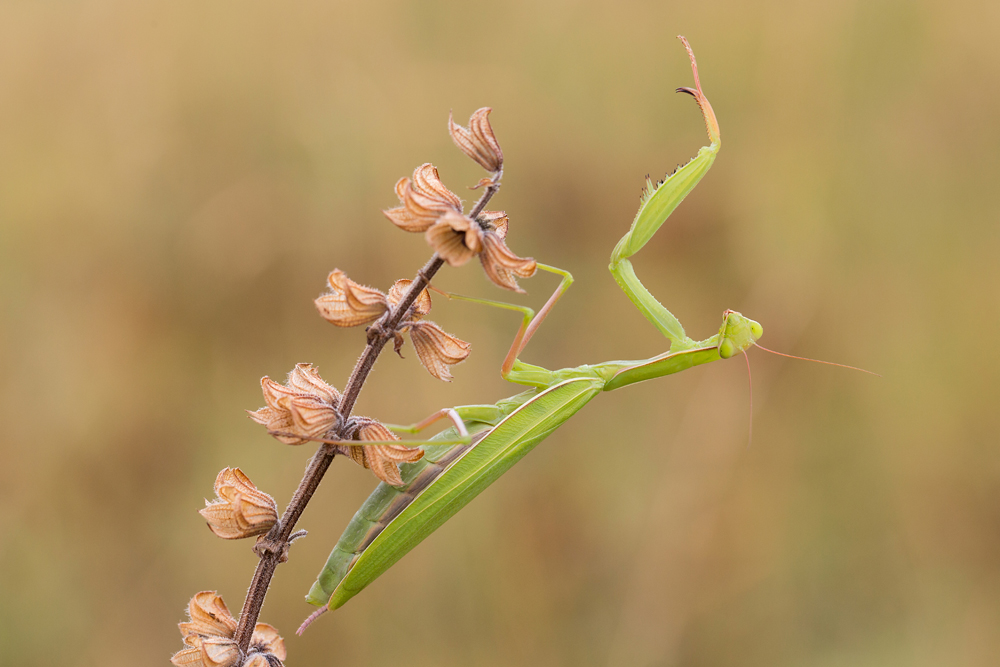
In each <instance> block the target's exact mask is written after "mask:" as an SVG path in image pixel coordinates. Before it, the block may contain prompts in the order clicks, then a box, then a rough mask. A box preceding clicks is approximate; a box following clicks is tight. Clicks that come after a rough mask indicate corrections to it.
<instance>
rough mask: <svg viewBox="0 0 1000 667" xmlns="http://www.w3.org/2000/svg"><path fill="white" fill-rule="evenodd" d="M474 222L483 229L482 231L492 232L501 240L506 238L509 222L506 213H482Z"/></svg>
mask: <svg viewBox="0 0 1000 667" xmlns="http://www.w3.org/2000/svg"><path fill="white" fill-rule="evenodd" d="M476 222H478V223H479V226H480V227H482V228H483V231H486V232H489V231H492V232H493V233H494V234H496V235H497V236H499V237H500V238H501V239H505V238H507V225H508V224H509V223H510V220H508V219H507V212H506V211H483V212H482V213H480V214H479V217H478V218H476Z"/></svg>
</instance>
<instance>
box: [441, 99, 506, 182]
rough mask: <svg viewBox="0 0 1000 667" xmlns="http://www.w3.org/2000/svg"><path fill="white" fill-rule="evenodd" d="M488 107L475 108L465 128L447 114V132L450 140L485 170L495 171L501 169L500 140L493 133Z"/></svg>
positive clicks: (501, 152) (501, 153)
mask: <svg viewBox="0 0 1000 667" xmlns="http://www.w3.org/2000/svg"><path fill="white" fill-rule="evenodd" d="M491 111H493V109H491V108H490V107H483V108H482V109H477V110H476V111H474V112H473V113H472V116H471V117H470V118H469V127H468V128H465V127H462V126H461V125H458V124H456V123H455V121H454V120H453V119H452V115H451V114H448V132H449V133H450V134H451V140H452V141H454V142H455V145H456V146H458V147H459V149H461V151H462V152H463V153H465V154H466V155H468V156H469V157H470V158H472V159H473V160H475V161H476V162H478V163H479V165H480V166H481V167H482V168H483V169H485V170H486V171H492V172H493V173H497V172H499V171H501V170H502V169H503V151H502V150H500V142H498V141H497V138H496V135H495V134H493V128H492V127H491V126H490V119H489V115H490V112H491Z"/></svg>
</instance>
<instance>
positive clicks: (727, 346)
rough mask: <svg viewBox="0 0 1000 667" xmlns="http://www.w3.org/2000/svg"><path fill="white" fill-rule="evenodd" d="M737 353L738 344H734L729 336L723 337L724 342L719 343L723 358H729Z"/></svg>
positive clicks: (720, 354)
mask: <svg viewBox="0 0 1000 667" xmlns="http://www.w3.org/2000/svg"><path fill="white" fill-rule="evenodd" d="M735 353H736V346H735V345H733V341H731V340H729V339H728V338H724V339H722V342H721V343H719V356H720V357H722V358H723V359H728V358H729V357H731V356H733V354H735Z"/></svg>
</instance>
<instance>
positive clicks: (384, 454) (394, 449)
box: [348, 417, 424, 486]
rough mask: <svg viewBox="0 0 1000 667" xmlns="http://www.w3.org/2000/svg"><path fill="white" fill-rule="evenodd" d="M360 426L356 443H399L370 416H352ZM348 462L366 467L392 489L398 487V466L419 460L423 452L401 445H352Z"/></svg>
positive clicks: (386, 428) (383, 426)
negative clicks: (387, 441)
mask: <svg viewBox="0 0 1000 667" xmlns="http://www.w3.org/2000/svg"><path fill="white" fill-rule="evenodd" d="M354 419H355V421H356V422H357V423H358V424H359V425H360V427H359V428H358V432H357V434H356V436H355V439H356V440H367V441H369V442H371V441H379V440H399V436H397V435H396V434H395V433H393V432H392V431H391V430H389V427H387V426H386V425H385V424H383V423H381V422H379V421H377V420H375V419H372V418H371V417H355V418H354ZM348 453H349V454H350V456H351V459H352V460H353V461H354V462H355V463H357V464H358V465H360V466H363V467H365V468H368V469H369V470H371V471H372V473H373V474H374V475H375V476H376V477H378V478H379V479H380V480H382V481H383V482H385V483H386V484H389V485H391V486H400V485H401V484H402V483H403V478H402V477H401V476H400V474H399V468H398V467H397V464H399V463H404V462H408V461H418V460H419V459H420V457H422V456H423V455H424V451H423V450H422V449H418V448H415V447H406V446H404V445H368V446H366V447H362V446H360V445H352V446H350V447H349V449H348Z"/></svg>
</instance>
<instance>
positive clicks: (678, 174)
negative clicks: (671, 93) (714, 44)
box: [608, 37, 722, 351]
mask: <svg viewBox="0 0 1000 667" xmlns="http://www.w3.org/2000/svg"><path fill="white" fill-rule="evenodd" d="M679 39H680V40H681V41H682V42H683V43H684V48H686V49H687V52H688V56H689V57H690V59H691V70H692V72H694V82H695V88H678V89H677V92H684V93H687V94H689V95H691V96H692V97H694V98H695V101H697V102H698V106H699V107H700V108H701V111H702V114H703V115H704V117H705V125H706V127H707V128H708V138H709V141H710V142H711V143H710V145H708V146H703V147H702V148H701V150H699V151H698V155H696V156H695V157H694V158H693V159H692V160H691V161H690V162H688V163H687V164H686V165H684V166H683V167H680V168H678V169H677V170H676V171H675V172H674V173H672V174H670V176H668V177H667V179H666V180H664V181H662V182H660V183H659V184H657V185H656V186H654V185H653V183H652V181H649V180H648V179H647V181H646V189H645V190H644V191H643V193H642V200H641V203H640V205H639V212H638V213H637V214H636V216H635V220H634V221H633V222H632V227H631V229H629V231H628V233H627V234H625V236H623V237H622V239H621V241H619V242H618V245H617V246H615V249H614V252H612V253H611V264H610V265H609V267H608V268H609V269H610V270H611V274H612V275H613V276H614V277H615V282H617V283H618V285H619V287H621V288H622V290H623V291H624V292H625V294H626V295H628V298H629V299H631V301H632V303H634V304H635V306H636V308H638V309H639V311H640V312H641V313H642V314H643V315H644V316H645V317H646V319H647V320H649V321H650V322H652V323H653V326H655V327H656V328H657V329H658V330H659V331H660V333H662V334H663V335H664V336H666V337H667V338H668V339H670V344H671V349H672V350H674V351H678V350H683V349H686V348H689V347H691V346H693V345H694V344H695V341H693V340H692V339H690V338H688V336H687V334H686V333H684V327H683V326H681V323H680V321H678V319H677V318H676V317H674V315H673V313H671V312H670V311H669V310H667V309H666V308H665V307H664V306H663V304H661V303H660V302H659V301H657V300H656V297H654V296H653V295H652V294H650V293H649V290H647V289H646V287H645V286H644V285H643V284H642V282H641V281H640V280H639V278H638V277H637V276H636V275H635V271H634V270H633V268H632V262H630V261H629V257H631V256H632V255H634V254H635V253H637V252H639V250H641V249H642V247H643V246H645V245H646V243H648V242H649V239H651V238H653V235H654V234H655V233H656V231H657V230H658V229H659V228H660V226H661V225H662V224H663V223H664V222H665V221H666V219H667V217H669V216H670V214H671V213H673V211H674V209H675V208H677V205H678V204H680V203H681V201H683V199H684V198H685V197H686V196H687V195H688V193H689V192H691V190H692V189H694V186H696V185H697V184H698V182H699V181H700V180H701V177H702V176H704V175H705V173H706V172H707V171H708V170H709V168H710V167H711V166H712V163H713V162H714V161H715V156H716V154H717V153H718V152H719V147H720V146H721V145H722V138H721V137H720V135H719V123H718V122H717V121H716V119H715V112H714V111H712V105H711V104H709V102H708V98H706V97H705V95H704V93H702V91H701V81H700V80H699V79H698V64H697V62H695V59H694V52H693V51H692V50H691V46H690V45H689V44H688V42H687V40H686V39H684V38H683V37H679Z"/></svg>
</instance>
